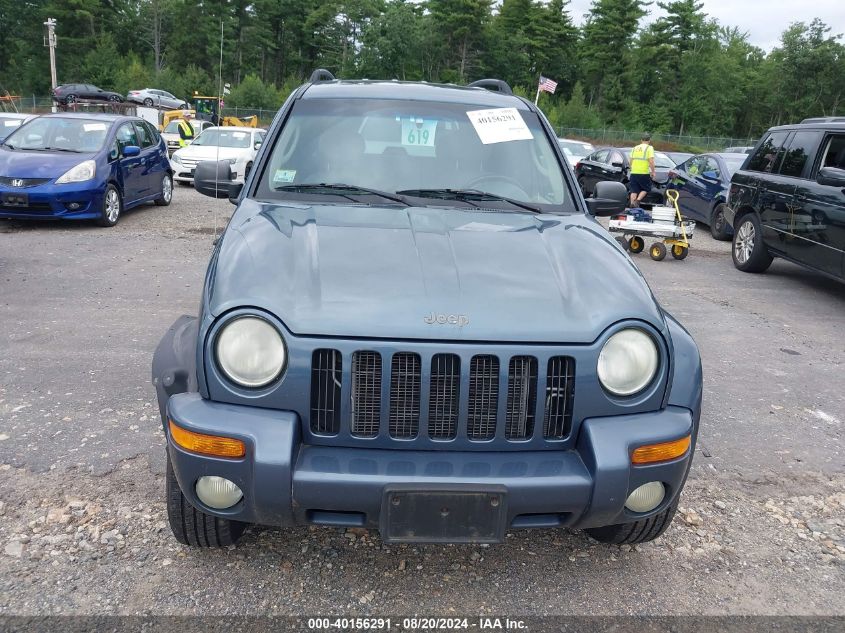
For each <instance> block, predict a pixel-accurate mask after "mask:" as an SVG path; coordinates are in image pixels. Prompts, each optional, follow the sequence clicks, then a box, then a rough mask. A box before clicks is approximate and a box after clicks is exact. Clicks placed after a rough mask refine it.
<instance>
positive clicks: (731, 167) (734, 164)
mask: <svg viewBox="0 0 845 633" xmlns="http://www.w3.org/2000/svg"><path fill="white" fill-rule="evenodd" d="M722 160H724V161H725V167H727V168H728V173H729V174H730V175H731V176H733V175H734V173H735V172H736V170H737V169H739V168H740V167H742V163H744V162H745V158H724V159H722Z"/></svg>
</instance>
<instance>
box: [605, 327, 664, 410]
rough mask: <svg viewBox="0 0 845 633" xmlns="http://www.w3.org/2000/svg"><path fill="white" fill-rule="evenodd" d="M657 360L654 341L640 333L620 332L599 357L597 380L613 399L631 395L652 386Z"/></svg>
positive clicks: (611, 339) (633, 329)
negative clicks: (650, 384) (613, 396)
mask: <svg viewBox="0 0 845 633" xmlns="http://www.w3.org/2000/svg"><path fill="white" fill-rule="evenodd" d="M659 359H660V357H659V354H658V351H657V345H656V344H655V342H654V339H653V338H652V337H651V336H649V335H648V334H646V333H645V332H644V331H643V330H640V329H637V328H628V329H625V330H620V331H619V332H617V333H616V334H614V335H613V336H611V337H610V338H609V339H607V342H606V343H605V344H604V347H602V350H601V353H600V354H599V362H598V376H599V381H600V382H601V384H602V386H603V387H604V388H605V389H607V390H608V391H609V392H610V393H612V394H613V395H615V396H632V395H634V394H636V393H639V392H640V391H642V390H643V389H645V388H646V387H647V386H648V385H649V383H651V381H652V379H653V378H654V375H655V374H656V373H657V366H658V364H659Z"/></svg>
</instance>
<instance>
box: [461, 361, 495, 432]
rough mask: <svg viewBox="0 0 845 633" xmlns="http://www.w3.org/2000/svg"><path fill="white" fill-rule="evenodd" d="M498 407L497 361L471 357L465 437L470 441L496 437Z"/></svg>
mask: <svg viewBox="0 0 845 633" xmlns="http://www.w3.org/2000/svg"><path fill="white" fill-rule="evenodd" d="M498 406H499V359H498V358H496V357H495V356H487V355H480V356H473V357H472V360H470V363H469V406H468V410H467V436H468V437H469V439H471V440H489V439H492V438H493V437H494V436H495V435H496V411H497V408H498Z"/></svg>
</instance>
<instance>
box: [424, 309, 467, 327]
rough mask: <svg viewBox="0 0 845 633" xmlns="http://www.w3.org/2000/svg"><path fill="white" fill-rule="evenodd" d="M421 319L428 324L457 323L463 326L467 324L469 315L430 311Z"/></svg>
mask: <svg viewBox="0 0 845 633" xmlns="http://www.w3.org/2000/svg"><path fill="white" fill-rule="evenodd" d="M423 321H425V322H426V323H428V324H429V325H433V324H435V323H438V324H440V325H447V324H448V325H457V326H458V327H463V326H465V325H468V324H469V317H468V316H466V315H465V314H442V313H439V312H432V313H431V314H429V315H428V316H425V317H423Z"/></svg>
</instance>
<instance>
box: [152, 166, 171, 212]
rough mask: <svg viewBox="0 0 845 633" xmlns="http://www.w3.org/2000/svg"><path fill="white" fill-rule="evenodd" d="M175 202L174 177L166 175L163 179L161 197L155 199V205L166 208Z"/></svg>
mask: <svg viewBox="0 0 845 633" xmlns="http://www.w3.org/2000/svg"><path fill="white" fill-rule="evenodd" d="M171 200H173V176H171V175H170V174H164V175H163V176H162V177H161V195H160V196H159V197H158V198H156V199H155V203H156V204H157V205H158V206H160V207H166V206H167V205H169V204H170V201H171Z"/></svg>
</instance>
